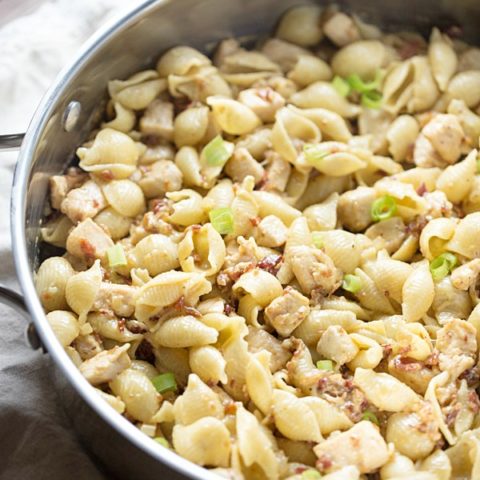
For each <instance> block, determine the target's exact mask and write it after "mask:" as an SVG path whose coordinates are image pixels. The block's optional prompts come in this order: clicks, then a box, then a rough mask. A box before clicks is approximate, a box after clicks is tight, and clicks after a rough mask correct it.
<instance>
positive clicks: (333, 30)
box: [323, 12, 360, 47]
mask: <svg viewBox="0 0 480 480" xmlns="http://www.w3.org/2000/svg"><path fill="white" fill-rule="evenodd" d="M323 33H325V35H326V36H327V37H328V38H329V39H330V40H331V41H332V42H333V43H334V44H335V45H338V46H339V47H343V46H344V45H348V44H349V43H352V42H355V41H357V40H360V32H359V30H358V28H357V26H356V25H355V23H354V21H353V20H352V19H351V18H350V17H349V16H348V15H346V14H345V13H342V12H336V13H334V14H333V15H332V16H331V17H330V18H329V19H328V20H327V21H326V22H325V23H324V24H323Z"/></svg>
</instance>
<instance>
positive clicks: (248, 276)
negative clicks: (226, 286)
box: [233, 268, 283, 307]
mask: <svg viewBox="0 0 480 480" xmlns="http://www.w3.org/2000/svg"><path fill="white" fill-rule="evenodd" d="M233 292H234V293H235V294H237V295H238V294H239V293H242V292H243V293H249V294H250V295H252V297H253V298H254V299H255V301H256V302H257V303H258V305H259V306H261V307H266V306H267V305H268V304H269V303H270V302H271V301H272V300H273V299H274V298H276V297H279V296H280V295H282V293H283V288H282V286H281V284H280V282H279V281H278V280H277V278H276V277H275V276H273V275H272V274H271V273H268V272H266V271H265V270H261V269H259V268H255V269H253V270H250V271H249V272H246V273H244V274H243V275H242V276H241V277H240V278H239V279H238V280H237V282H235V284H234V285H233Z"/></svg>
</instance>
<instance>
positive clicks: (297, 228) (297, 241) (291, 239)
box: [285, 217, 313, 256]
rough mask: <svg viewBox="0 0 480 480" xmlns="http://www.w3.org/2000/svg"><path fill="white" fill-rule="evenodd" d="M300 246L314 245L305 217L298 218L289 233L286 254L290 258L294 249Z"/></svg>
mask: <svg viewBox="0 0 480 480" xmlns="http://www.w3.org/2000/svg"><path fill="white" fill-rule="evenodd" d="M300 245H309V246H312V245H313V240H312V234H311V233H310V229H309V227H308V221H307V219H306V218H305V217H300V218H296V219H295V220H294V221H293V222H292V224H291V225H290V228H289V229H288V233H287V242H286V244H285V254H286V256H288V255H289V254H290V252H289V251H290V250H291V249H292V248H293V247H297V246H300Z"/></svg>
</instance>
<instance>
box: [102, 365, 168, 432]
mask: <svg viewBox="0 0 480 480" xmlns="http://www.w3.org/2000/svg"><path fill="white" fill-rule="evenodd" d="M109 386H110V388H111V389H112V391H113V393H114V394H115V395H118V396H119V397H120V398H121V399H122V401H123V402H124V403H125V410H126V412H127V413H128V414H129V415H130V416H131V417H133V418H134V419H135V420H139V421H140V422H146V423H148V422H149V421H150V419H151V418H152V417H153V415H154V414H155V413H156V411H157V410H158V407H159V406H160V401H159V395H158V393H157V391H156V389H155V387H154V386H153V383H152V382H151V381H150V379H149V378H148V377H147V376H146V375H145V374H144V373H142V372H140V371H138V370H133V369H131V368H128V369H127V370H124V371H123V372H122V373H120V374H119V375H118V376H117V377H116V378H115V379H114V380H112V381H111V382H110V383H109Z"/></svg>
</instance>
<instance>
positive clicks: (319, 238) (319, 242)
mask: <svg viewBox="0 0 480 480" xmlns="http://www.w3.org/2000/svg"><path fill="white" fill-rule="evenodd" d="M312 241H313V244H314V245H315V246H316V247H317V248H322V247H323V246H324V245H325V242H324V241H323V235H322V233H321V232H312Z"/></svg>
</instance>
